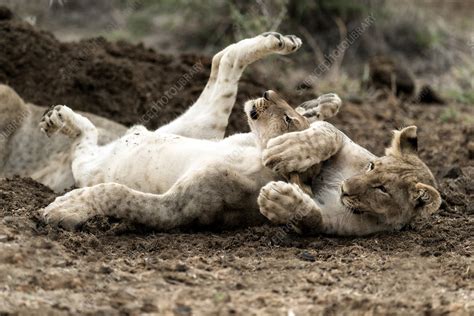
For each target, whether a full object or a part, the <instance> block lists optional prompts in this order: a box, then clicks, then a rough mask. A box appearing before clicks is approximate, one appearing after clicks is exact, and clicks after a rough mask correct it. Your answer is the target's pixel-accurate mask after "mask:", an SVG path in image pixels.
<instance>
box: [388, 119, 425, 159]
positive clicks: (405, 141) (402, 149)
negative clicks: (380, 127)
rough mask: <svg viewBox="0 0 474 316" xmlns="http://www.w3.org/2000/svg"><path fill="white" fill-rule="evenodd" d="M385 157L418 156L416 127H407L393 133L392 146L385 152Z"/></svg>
mask: <svg viewBox="0 0 474 316" xmlns="http://www.w3.org/2000/svg"><path fill="white" fill-rule="evenodd" d="M385 154H386V155H392V156H402V155H407V154H414V155H417V154H418V137H417V136H416V126H408V127H405V128H404V129H402V130H401V131H393V139H392V145H391V146H390V147H389V148H387V149H386V150H385Z"/></svg>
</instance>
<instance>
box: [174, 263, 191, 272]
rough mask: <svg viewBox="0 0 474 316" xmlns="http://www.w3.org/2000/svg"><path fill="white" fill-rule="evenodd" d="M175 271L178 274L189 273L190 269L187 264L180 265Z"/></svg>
mask: <svg viewBox="0 0 474 316" xmlns="http://www.w3.org/2000/svg"><path fill="white" fill-rule="evenodd" d="M174 270H175V271H176V272H186V271H188V267H187V266H186V265H185V264H182V263H178V264H177V265H176V267H175V269H174Z"/></svg>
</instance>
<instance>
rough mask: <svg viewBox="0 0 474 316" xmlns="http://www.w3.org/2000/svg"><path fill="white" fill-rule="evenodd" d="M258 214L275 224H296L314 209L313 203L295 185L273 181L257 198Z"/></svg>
mask: <svg viewBox="0 0 474 316" xmlns="http://www.w3.org/2000/svg"><path fill="white" fill-rule="evenodd" d="M258 205H259V207H260V213H262V215H264V216H265V217H266V218H268V219H269V220H270V221H271V222H273V223H275V224H291V223H297V222H299V221H300V220H301V219H302V218H304V217H305V216H307V215H308V213H309V212H310V211H311V210H312V209H313V208H314V201H313V200H312V199H311V197H310V196H309V195H307V194H306V193H304V192H303V191H302V190H301V189H300V188H299V187H298V186H297V185H294V184H290V183H286V182H282V181H278V182H276V181H274V182H270V183H268V184H267V185H265V186H264V187H263V188H262V189H261V190H260V194H259V196H258Z"/></svg>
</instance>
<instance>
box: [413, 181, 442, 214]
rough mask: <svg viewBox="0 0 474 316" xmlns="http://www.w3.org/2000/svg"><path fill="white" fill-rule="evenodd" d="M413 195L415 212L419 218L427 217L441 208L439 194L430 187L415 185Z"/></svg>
mask: <svg viewBox="0 0 474 316" xmlns="http://www.w3.org/2000/svg"><path fill="white" fill-rule="evenodd" d="M415 188H416V195H415V210H416V211H417V213H418V216H420V217H428V216H430V215H431V214H433V213H434V212H436V211H437V210H438V209H439V207H440V206H441V196H440V194H439V192H438V191H437V190H436V189H435V188H433V187H432V186H430V185H427V184H423V183H421V182H419V183H417V184H416V186H415Z"/></svg>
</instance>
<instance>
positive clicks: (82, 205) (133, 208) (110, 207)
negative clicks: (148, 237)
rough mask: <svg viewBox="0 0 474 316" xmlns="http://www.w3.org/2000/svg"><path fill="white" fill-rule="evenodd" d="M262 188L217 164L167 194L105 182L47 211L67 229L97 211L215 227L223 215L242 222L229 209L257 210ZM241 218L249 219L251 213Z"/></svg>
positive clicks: (161, 224)
mask: <svg viewBox="0 0 474 316" xmlns="http://www.w3.org/2000/svg"><path fill="white" fill-rule="evenodd" d="M224 175H225V176H224ZM257 190H258V188H257V184H256V183H254V182H253V181H251V180H249V179H246V178H245V177H242V176H241V175H239V174H238V173H237V172H233V171H232V169H231V168H228V167H226V166H213V167H211V168H203V169H202V170H195V171H190V172H189V173H188V174H187V175H185V176H184V177H183V178H182V179H181V180H179V181H178V182H177V183H175V184H174V185H173V186H172V187H171V188H170V189H169V190H168V192H166V193H164V194H152V193H143V192H140V191H137V190H133V189H130V188H128V187H127V186H125V185H121V184H118V183H102V184H98V185H95V186H92V187H85V188H81V189H77V190H74V191H71V192H69V193H67V194H66V195H64V196H61V197H58V198H56V200H55V201H54V202H53V203H51V204H50V205H49V206H47V207H46V208H45V209H44V210H42V211H41V213H42V216H43V217H44V219H45V221H46V222H47V223H49V224H51V225H57V226H62V227H64V228H66V229H74V228H76V227H78V226H80V225H81V224H83V223H84V222H85V221H86V220H87V219H89V218H91V217H92V216H94V215H106V216H113V217H117V218H121V219H128V220H131V221H134V222H137V223H141V224H145V225H148V226H150V227H153V228H156V229H159V230H170V229H173V228H177V227H183V226H186V225H190V224H197V225H210V224H212V223H214V222H215V221H216V220H218V219H219V220H220V221H222V223H224V224H226V225H236V224H237V221H238V220H239V217H238V216H237V217H236V216H235V213H233V214H229V216H228V218H226V213H225V210H226V209H227V208H230V209H234V210H235V209H241V210H247V209H251V210H255V209H256V196H255V192H257ZM253 213H256V212H253ZM254 216H257V217H258V214H254ZM241 217H243V218H245V219H246V220H247V219H248V218H249V216H248V214H247V215H243V216H241ZM260 219H261V218H260Z"/></svg>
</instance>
